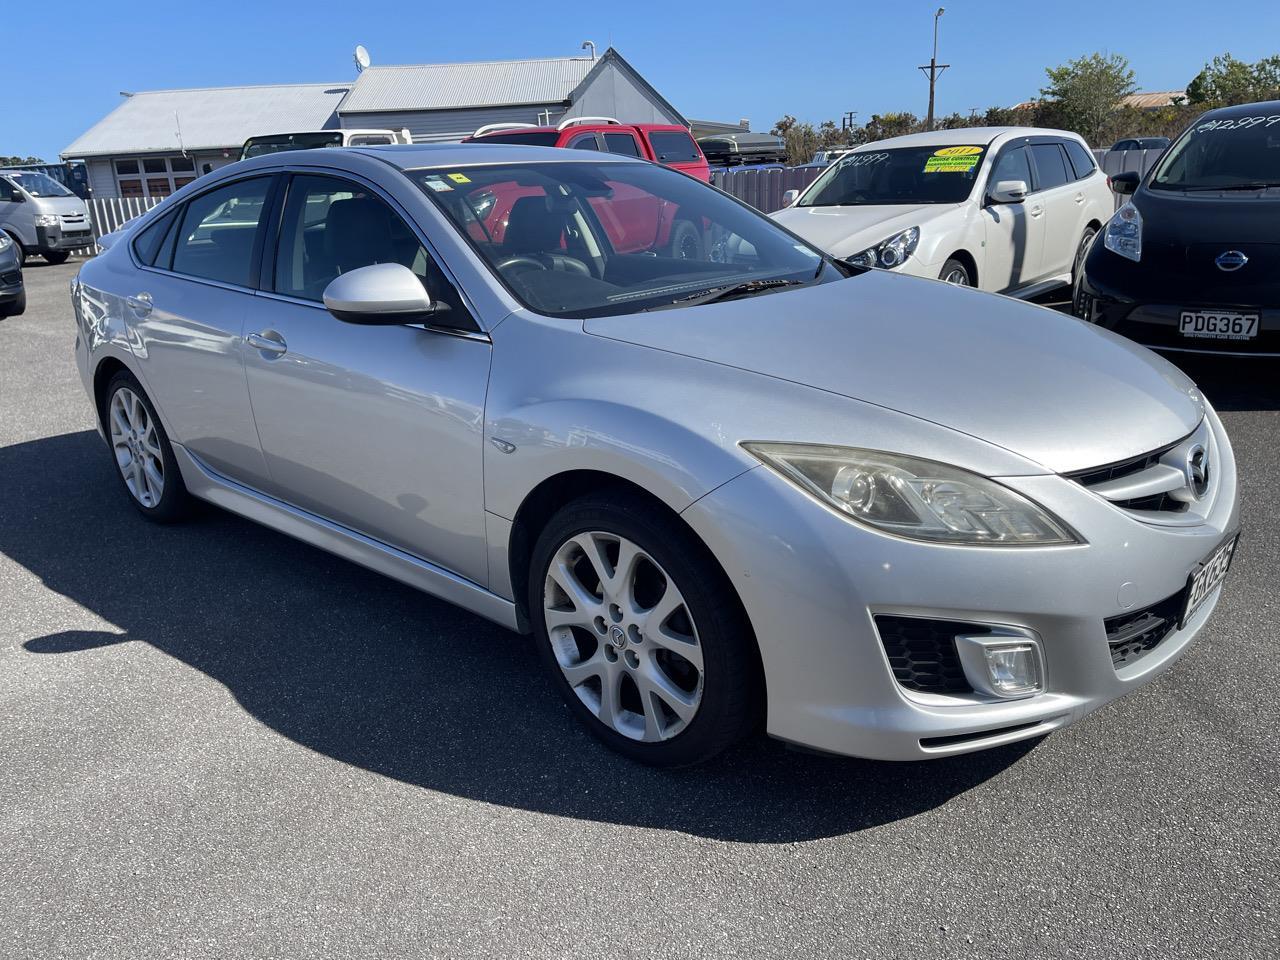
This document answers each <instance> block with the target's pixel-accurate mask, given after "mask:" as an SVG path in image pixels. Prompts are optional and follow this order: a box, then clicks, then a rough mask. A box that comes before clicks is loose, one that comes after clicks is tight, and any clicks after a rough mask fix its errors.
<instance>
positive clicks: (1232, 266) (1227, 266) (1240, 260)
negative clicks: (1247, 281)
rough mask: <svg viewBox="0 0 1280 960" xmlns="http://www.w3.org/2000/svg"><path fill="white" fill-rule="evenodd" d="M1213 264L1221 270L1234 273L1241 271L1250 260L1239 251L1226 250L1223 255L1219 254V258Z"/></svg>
mask: <svg viewBox="0 0 1280 960" xmlns="http://www.w3.org/2000/svg"><path fill="white" fill-rule="evenodd" d="M1213 262H1214V263H1216V264H1217V265H1218V269H1219V270H1225V271H1226V272H1227V273H1234V272H1235V271H1236V270H1239V269H1240V268H1241V267H1243V266H1244V265H1245V264H1246V263H1248V262H1249V258H1248V257H1246V256H1245V255H1244V254H1243V253H1242V252H1241V251H1239V250H1224V251H1223V252H1222V253H1220V254H1218V258H1217V259H1216V260H1214V261H1213Z"/></svg>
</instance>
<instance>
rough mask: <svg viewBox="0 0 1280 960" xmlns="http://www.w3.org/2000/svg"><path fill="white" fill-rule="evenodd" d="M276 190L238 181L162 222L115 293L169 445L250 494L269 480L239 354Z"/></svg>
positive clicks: (138, 248) (270, 179) (141, 243)
mask: <svg viewBox="0 0 1280 960" xmlns="http://www.w3.org/2000/svg"><path fill="white" fill-rule="evenodd" d="M275 183H276V177H275V176H274V175H265V176H264V175H258V176H253V177H247V178H243V179H238V180H234V181H232V182H230V183H225V184H222V185H220V186H217V187H214V188H213V189H211V190H208V191H206V192H204V193H202V194H200V195H198V196H196V197H194V198H192V199H191V200H189V201H188V202H186V203H185V204H183V205H182V206H181V207H179V208H178V209H177V210H175V211H173V212H172V213H170V214H168V215H167V216H164V217H162V218H160V220H158V221H157V222H156V223H155V224H153V225H152V226H150V227H148V228H147V230H145V231H143V233H142V234H141V235H140V236H139V237H138V238H137V239H136V240H135V241H134V244H133V248H132V251H131V252H132V253H133V256H134V260H135V262H136V263H138V264H139V269H137V270H136V271H134V272H132V273H130V274H128V275H127V277H126V278H125V279H123V280H122V283H123V284H124V287H123V288H122V289H121V290H120V291H118V292H119V293H120V295H121V296H122V297H123V307H122V309H123V310H124V311H126V312H127V313H128V316H129V324H130V326H131V328H132V331H133V336H134V339H135V341H136V347H135V351H136V352H137V354H138V356H139V357H141V358H142V359H141V369H142V375H143V376H144V378H145V379H146V385H147V388H148V390H149V392H150V393H151V395H152V399H153V400H154V401H155V403H156V406H157V407H158V408H159V410H160V413H161V416H162V417H163V418H164V421H165V424H166V426H167V427H168V429H169V431H170V432H171V434H172V438H173V439H174V440H175V441H177V442H178V443H181V444H182V445H183V446H184V447H185V448H186V449H187V450H188V451H190V452H191V453H193V454H195V455H196V456H197V457H198V458H199V459H200V460H201V461H202V462H203V463H204V464H205V465H206V466H208V467H210V468H212V469H213V470H215V471H216V472H218V473H220V474H223V475H224V476H228V477H231V478H232V479H234V480H238V481H240V482H241V483H245V484H248V485H249V486H255V487H256V486H261V485H262V484H264V483H265V482H266V479H267V471H266V465H265V463H264V461H263V458H262V451H261V449H260V448H259V446H258V437H257V432H256V431H255V429H254V423H253V414H252V412H251V411H250V409H249V396H248V391H247V389H246V387H245V376H244V357H243V354H242V352H241V349H240V348H241V343H242V336H243V333H244V324H245V319H246V317H247V316H248V315H249V314H250V312H251V308H252V307H253V305H254V296H253V294H254V290H253V287H254V285H255V283H256V275H257V258H258V256H259V253H260V250H261V245H262V242H263V237H264V233H265V231H264V229H263V211H264V210H265V209H266V208H267V203H268V201H269V198H270V196H271V194H272V192H273V190H274V188H275Z"/></svg>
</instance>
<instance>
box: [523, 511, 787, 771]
mask: <svg viewBox="0 0 1280 960" xmlns="http://www.w3.org/2000/svg"><path fill="white" fill-rule="evenodd" d="M528 602H529V619H530V621H531V622H532V624H533V632H534V638H535V642H536V643H537V645H538V650H539V653H540V655H541V656H542V659H543V661H544V662H545V663H546V665H547V669H548V670H549V671H550V673H551V677H552V682H553V684H554V685H555V686H556V688H557V689H558V690H559V691H560V694H561V695H562V696H563V697H564V700H565V702H566V703H567V704H568V706H569V709H570V710H571V711H572V712H573V713H574V714H575V715H576V716H577V717H578V719H579V720H580V721H581V722H582V723H583V724H585V725H586V727H587V728H588V729H589V730H590V731H591V733H592V734H593V735H594V736H596V737H597V738H599V739H600V740H601V741H603V742H604V743H605V744H607V745H608V746H609V747H611V748H613V749H614V750H616V751H617V752H619V753H621V754H624V755H625V756H627V757H630V758H631V759H633V760H638V761H640V762H641V763H647V764H651V765H654V766H663V767H671V766H684V765H687V764H693V763H700V762H702V761H705V760H708V759H710V758H711V757H713V756H715V755H716V754H718V753H719V752H720V751H722V750H724V749H725V748H726V747H729V746H731V745H732V744H734V743H736V742H737V741H739V740H741V739H742V738H743V737H745V736H746V735H747V734H748V733H750V732H751V730H752V729H753V727H754V726H755V725H756V724H757V722H758V718H759V717H760V715H761V710H760V706H761V704H762V701H763V696H762V691H763V684H762V681H761V670H760V661H759V652H758V650H757V649H756V646H755V638H754V635H753V634H752V632H751V626H750V624H749V623H748V622H747V618H746V614H745V613H744V612H743V610H742V607H741V604H740V603H739V602H738V598H737V595H736V594H735V593H734V591H733V587H732V586H731V585H730V583H729V581H728V578H727V577H726V576H725V575H724V573H723V571H722V570H721V569H720V567H719V565H718V564H717V563H716V562H715V560H714V558H713V557H712V556H711V554H710V552H709V551H708V550H707V549H706V547H705V546H704V545H703V544H702V543H701V541H699V540H698V539H697V538H696V537H695V536H694V535H693V534H692V532H691V531H689V530H688V528H686V527H684V526H683V524H681V522H680V521H679V520H678V519H677V518H675V517H672V516H669V515H667V514H665V513H664V512H662V511H661V510H660V509H655V508H654V506H653V505H652V504H651V503H649V502H647V501H645V500H642V499H641V498H640V497H638V496H636V495H635V494H631V493H628V492H618V491H614V492H612V493H610V494H604V493H597V494H592V495H589V496H587V497H584V498H582V499H580V500H577V501H575V502H573V503H570V504H568V505H567V506H565V507H563V508H562V509H561V510H560V511H559V512H558V513H556V514H555V515H554V516H553V517H552V518H551V520H550V521H548V522H547V525H546V527H545V528H544V529H543V530H542V533H541V534H540V535H539V536H538V540H537V543H536V544H535V545H534V549H533V557H532V561H531V565H530V576H529V593H528Z"/></svg>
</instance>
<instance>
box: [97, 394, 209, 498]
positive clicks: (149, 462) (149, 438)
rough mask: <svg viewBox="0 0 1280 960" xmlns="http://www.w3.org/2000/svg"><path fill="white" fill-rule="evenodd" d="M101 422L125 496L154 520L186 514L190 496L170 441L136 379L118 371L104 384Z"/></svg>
mask: <svg viewBox="0 0 1280 960" xmlns="http://www.w3.org/2000/svg"><path fill="white" fill-rule="evenodd" d="M102 422H103V427H104V428H105V430H106V434H107V442H108V443H110V445H111V453H112V456H113V458H114V459H115V462H116V476H117V477H118V478H119V479H120V483H121V486H123V487H124V490H125V493H126V494H127V495H128V497H129V501H130V502H131V503H132V504H133V505H134V507H135V508H136V509H137V511H138V512H139V513H141V514H142V515H143V516H144V517H146V518H147V519H148V520H150V521H152V522H153V523H173V522H174V521H176V520H181V519H182V518H183V517H185V516H186V515H187V513H188V512H189V510H190V506H191V495H190V494H188V493H187V487H186V484H185V483H183V482H182V474H181V472H179V470H178V461H177V459H176V458H175V457H174V455H173V445H172V444H170V443H169V437H168V436H167V435H166V434H165V432H164V426H163V425H162V424H161V423H160V418H159V417H158V416H156V411H155V407H153V406H152V405H151V400H150V399H149V398H148V397H147V395H146V393H145V392H144V391H143V389H142V385H141V384H139V383H138V381H137V378H135V377H134V376H133V374H131V373H128V372H127V371H124V370H121V371H120V372H119V373H117V374H116V375H115V376H114V377H112V378H111V382H110V383H108V384H107V396H106V400H105V402H104V405H103V416H102Z"/></svg>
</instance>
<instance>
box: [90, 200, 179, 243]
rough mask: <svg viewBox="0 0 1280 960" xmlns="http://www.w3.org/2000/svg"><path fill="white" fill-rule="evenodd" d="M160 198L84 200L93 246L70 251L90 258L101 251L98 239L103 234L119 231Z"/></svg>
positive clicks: (154, 204) (158, 201) (155, 203)
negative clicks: (91, 228)
mask: <svg viewBox="0 0 1280 960" xmlns="http://www.w3.org/2000/svg"><path fill="white" fill-rule="evenodd" d="M162 199H163V198H162V197H111V198H108V199H99V198H96V197H95V198H94V199H92V200H86V201H85V204H86V205H87V206H88V207H89V222H90V224H91V225H92V227H93V245H92V246H88V247H82V248H81V249H79V250H75V251H72V252H73V253H74V254H75V255H76V256H78V257H92V256H94V255H95V254H97V253H100V252H101V250H100V249H99V247H98V238H99V237H101V236H102V235H103V234H104V233H111V232H112V231H115V230H119V229H120V228H121V227H123V226H124V225H125V224H126V223H128V222H129V221H130V220H133V219H135V218H137V217H140V216H142V215H143V214H144V213H146V212H147V211H148V210H150V209H151V208H152V207H154V206H156V205H157V204H158V203H160V201H161V200H162Z"/></svg>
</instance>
